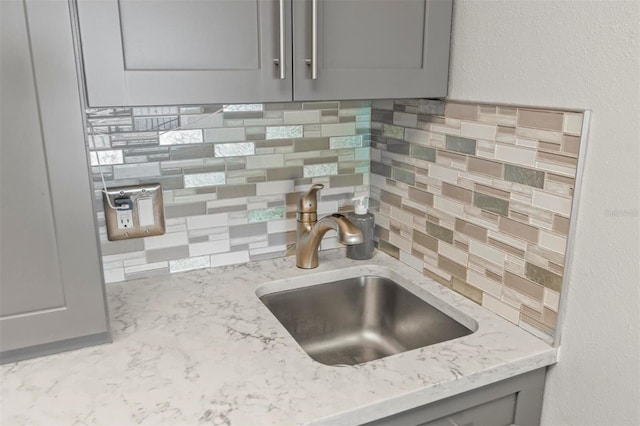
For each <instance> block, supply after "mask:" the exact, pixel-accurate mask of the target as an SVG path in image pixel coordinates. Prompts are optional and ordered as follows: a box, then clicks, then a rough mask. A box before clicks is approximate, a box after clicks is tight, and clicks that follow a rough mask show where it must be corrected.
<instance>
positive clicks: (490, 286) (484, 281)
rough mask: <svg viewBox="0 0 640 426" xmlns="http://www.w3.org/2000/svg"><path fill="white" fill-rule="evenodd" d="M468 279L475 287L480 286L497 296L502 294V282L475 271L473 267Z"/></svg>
mask: <svg viewBox="0 0 640 426" xmlns="http://www.w3.org/2000/svg"><path fill="white" fill-rule="evenodd" d="M467 279H468V280H469V284H473V285H474V286H475V287H478V288H479V289H480V290H482V291H484V292H485V293H489V294H492V295H494V296H496V297H500V295H501V294H502V285H501V284H499V283H497V282H495V281H493V280H492V279H490V278H487V277H485V276H484V275H482V274H481V273H479V272H476V271H474V270H473V269H469V272H468V274H467Z"/></svg>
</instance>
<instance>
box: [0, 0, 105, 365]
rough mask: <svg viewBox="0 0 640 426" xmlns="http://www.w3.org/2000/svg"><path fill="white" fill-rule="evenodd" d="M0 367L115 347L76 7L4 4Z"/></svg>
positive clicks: (12, 0)
mask: <svg viewBox="0 0 640 426" xmlns="http://www.w3.org/2000/svg"><path fill="white" fill-rule="evenodd" d="M0 9H1V10H0V20H1V22H0V31H1V60H0V66H1V71H0V89H1V91H2V97H1V100H0V102H1V111H2V114H1V131H0V132H1V133H0V135H1V139H0V150H1V153H0V361H1V362H3V363H4V362H10V361H14V360H18V359H22V358H28V357H33V356H37V355H44V354H47V353H52V352H57V351H60V350H65V349H71V348H76V347H79V346H84V345H88V344H96V343H103V342H108V341H110V336H109V333H108V323H107V317H106V305H105V299H104V288H103V284H102V277H101V275H100V263H99V256H98V243H97V236H96V231H95V226H94V220H93V217H94V215H93V209H92V204H91V203H92V192H91V188H90V180H89V173H88V168H87V158H86V151H85V147H84V135H83V122H82V109H81V106H80V105H81V104H80V92H79V86H78V82H77V72H76V65H75V59H74V49H73V42H72V32H71V26H70V15H69V6H68V4H67V3H66V2H60V1H32V0H2V2H0Z"/></svg>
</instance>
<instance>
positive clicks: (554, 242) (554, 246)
mask: <svg viewBox="0 0 640 426" xmlns="http://www.w3.org/2000/svg"><path fill="white" fill-rule="evenodd" d="M540 246H541V247H544V248H546V249H549V250H553V251H555V252H557V253H560V254H564V252H565V249H566V247H567V238H566V237H563V236H561V235H556V234H553V233H551V232H547V231H544V230H542V229H541V230H540Z"/></svg>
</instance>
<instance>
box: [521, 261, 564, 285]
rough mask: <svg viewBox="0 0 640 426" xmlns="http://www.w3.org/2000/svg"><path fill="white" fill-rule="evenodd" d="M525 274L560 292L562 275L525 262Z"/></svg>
mask: <svg viewBox="0 0 640 426" xmlns="http://www.w3.org/2000/svg"><path fill="white" fill-rule="evenodd" d="M525 271H526V276H527V278H529V279H530V280H532V281H535V282H537V283H538V284H542V285H543V286H545V287H547V288H549V289H551V290H553V291H557V292H560V288H561V287H562V276H560V275H558V274H554V273H553V272H551V271H548V270H546V269H544V268H541V267H540V266H537V265H534V264H532V263H529V262H527V263H526V265H525Z"/></svg>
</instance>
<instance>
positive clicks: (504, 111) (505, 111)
mask: <svg viewBox="0 0 640 426" xmlns="http://www.w3.org/2000/svg"><path fill="white" fill-rule="evenodd" d="M498 114H500V115H509V116H511V117H516V116H517V115H518V109H517V108H515V107H507V106H499V107H498Z"/></svg>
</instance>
